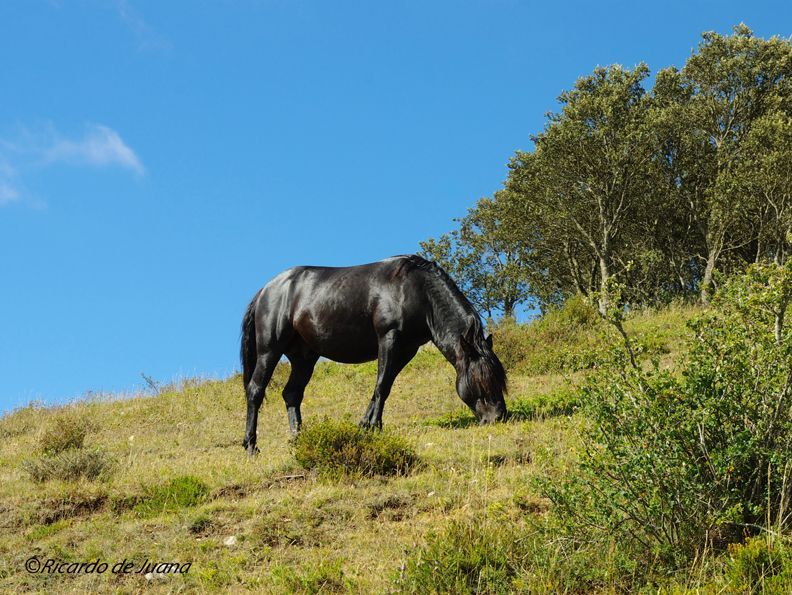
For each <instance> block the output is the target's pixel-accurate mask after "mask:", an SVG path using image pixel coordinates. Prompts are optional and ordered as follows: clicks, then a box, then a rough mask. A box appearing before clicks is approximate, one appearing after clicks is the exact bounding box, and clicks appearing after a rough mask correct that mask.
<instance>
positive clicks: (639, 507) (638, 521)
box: [547, 265, 792, 564]
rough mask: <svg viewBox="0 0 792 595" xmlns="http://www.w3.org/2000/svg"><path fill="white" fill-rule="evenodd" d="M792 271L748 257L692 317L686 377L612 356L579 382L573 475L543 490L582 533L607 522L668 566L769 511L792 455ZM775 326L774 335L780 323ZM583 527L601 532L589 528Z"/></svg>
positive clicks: (784, 496) (778, 512)
mask: <svg viewBox="0 0 792 595" xmlns="http://www.w3.org/2000/svg"><path fill="white" fill-rule="evenodd" d="M790 295H792V268H790V267H779V266H776V265H761V266H760V265H755V266H753V267H751V268H750V269H749V270H748V272H747V273H746V274H745V275H744V276H742V277H739V278H736V279H734V280H733V281H731V282H730V283H728V284H727V285H726V287H725V288H724V289H723V290H722V291H721V293H720V294H719V296H718V298H717V299H716V301H715V302H714V308H713V309H712V310H711V311H709V312H707V313H705V314H703V315H702V316H701V317H699V318H698V319H696V320H694V321H692V322H691V323H690V328H691V330H692V331H693V333H694V335H695V337H694V341H693V346H692V349H691V352H690V354H689V356H688V358H687V360H686V361H685V363H684V365H683V369H682V370H681V375H675V374H672V373H671V372H668V371H661V370H659V367H658V365H657V363H656V362H655V365H654V367H653V368H652V369H651V370H649V371H644V370H641V369H634V368H632V367H631V366H630V365H628V364H627V363H626V358H625V357H623V356H622V355H620V354H615V355H614V359H613V361H612V362H611V367H610V368H608V369H603V370H602V371H601V372H600V373H599V374H598V375H596V376H592V377H591V378H590V379H589V380H588V383H587V385H586V387H585V388H584V391H583V395H584V397H583V410H584V412H585V413H586V414H587V417H588V418H589V420H590V424H588V427H587V429H586V430H585V436H584V438H585V441H586V449H585V452H584V454H583V457H582V462H581V473H580V474H579V477H578V478H577V479H574V480H570V481H568V482H567V483H566V484H563V485H562V486H560V487H555V486H547V493H548V496H549V497H550V498H551V499H552V500H553V501H554V502H555V503H556V505H557V510H558V512H559V513H560V514H561V515H562V517H564V518H565V519H566V521H567V523H568V529H569V530H570V531H571V532H573V533H575V534H576V536H577V538H580V536H581V533H582V531H584V530H585V529H586V528H598V530H601V529H602V528H605V529H607V531H608V532H610V533H613V534H616V535H620V536H621V537H622V538H623V539H624V540H629V541H630V542H632V543H633V544H634V545H636V546H638V547H639V548H642V549H643V551H644V554H645V555H646V556H647V558H649V557H651V556H654V555H657V556H659V557H660V558H661V559H662V560H664V561H665V562H667V563H672V564H681V563H684V562H686V561H688V560H690V559H691V558H692V557H693V556H694V555H695V554H696V553H697V552H698V551H700V550H701V549H702V548H704V547H706V546H707V545H714V546H716V547H719V546H720V547H722V546H723V545H725V544H726V543H729V542H733V541H737V540H740V539H742V537H743V536H744V535H745V533H746V532H747V533H751V532H754V531H755V530H756V527H757V526H759V525H761V524H763V523H765V522H767V521H768V520H773V522H776V521H777V522H778V523H779V524H783V523H782V521H781V519H785V518H786V510H785V509H786V506H787V503H788V502H789V497H790V485H789V484H790V482H789V481H788V480H789V476H790V464H789V461H790V459H791V458H792V417H790V401H791V400H792V395H791V394H790V392H792V338H790V335H789V333H788V332H787V331H786V330H784V329H783V318H784V312H785V310H786V305H787V303H788V301H789V299H790ZM779 320H780V322H781V323H782V324H781V332H780V333H779V332H778V322H779ZM590 535H592V536H593V535H596V532H593V533H591V534H590Z"/></svg>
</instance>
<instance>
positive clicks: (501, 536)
mask: <svg viewBox="0 0 792 595" xmlns="http://www.w3.org/2000/svg"><path fill="white" fill-rule="evenodd" d="M514 539H515V536H514V535H512V534H511V532H510V531H509V530H508V529H507V528H506V527H503V528H502V529H501V530H495V529H494V528H493V527H492V526H489V525H488V526H479V525H476V524H474V523H472V522H470V521H452V522H451V524H450V525H449V526H448V528H447V529H446V530H445V531H443V532H441V533H436V534H433V535H430V536H429V539H428V543H427V545H426V546H425V547H424V548H422V549H420V550H418V551H417V552H416V553H414V554H413V555H412V556H411V557H410V558H409V559H408V561H407V564H406V566H405V567H404V570H403V572H402V574H401V576H400V577H399V579H398V581H397V582H398V586H399V590H400V591H403V592H407V593H510V592H513V590H514V589H513V588H512V581H513V580H514V579H515V578H516V576H517V574H518V560H519V558H518V557H517V556H515V553H516V552H515V549H516V548H515V545H514Z"/></svg>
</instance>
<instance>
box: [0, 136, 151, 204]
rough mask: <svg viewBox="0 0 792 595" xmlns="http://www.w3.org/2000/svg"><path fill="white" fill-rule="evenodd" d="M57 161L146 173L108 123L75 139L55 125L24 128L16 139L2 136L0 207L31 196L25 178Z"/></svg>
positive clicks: (0, 139)
mask: <svg viewBox="0 0 792 595" xmlns="http://www.w3.org/2000/svg"><path fill="white" fill-rule="evenodd" d="M55 164H65V165H69V166H72V167H86V166H88V167H94V168H103V167H119V168H122V169H126V170H128V171H132V172H134V173H135V174H137V175H140V176H142V175H144V174H145V172H146V170H145V168H144V167H143V163H142V162H141V160H140V158H139V157H138V156H137V154H136V153H135V151H133V150H132V148H130V147H129V145H127V144H126V143H125V142H124V140H123V139H122V138H121V135H120V134H118V132H116V131H115V130H113V129H112V128H109V127H108V126H103V125H101V124H90V125H88V126H86V130H85V133H84V134H83V136H82V137H81V138H76V139H75V138H67V137H64V136H62V135H61V134H59V133H58V131H57V130H56V129H55V128H54V127H53V126H52V125H47V126H43V127H39V128H37V129H35V130H30V129H22V130H20V132H19V134H17V136H16V137H15V138H14V139H3V138H0V207H2V206H5V205H9V204H11V203H13V202H17V201H20V200H22V199H30V198H31V197H30V196H28V194H29V193H27V192H26V191H25V190H24V188H25V185H24V178H25V177H28V176H31V175H33V174H36V175H40V173H41V171H42V170H44V169H46V168H47V167H51V166H53V165H55ZM28 202H30V201H28Z"/></svg>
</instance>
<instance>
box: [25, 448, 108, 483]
mask: <svg viewBox="0 0 792 595" xmlns="http://www.w3.org/2000/svg"><path fill="white" fill-rule="evenodd" d="M110 466H111V460H110V457H108V456H107V454H105V452H104V451H102V450H100V449H83V448H70V449H68V450H63V451H60V452H58V453H57V454H42V455H39V456H36V457H33V458H31V459H28V460H26V461H24V462H23V463H22V469H23V470H24V471H25V472H27V474H28V475H30V478H31V479H32V480H33V481H36V482H39V483H40V482H44V481H49V480H53V479H59V480H62V481H70V480H76V479H80V478H85V479H91V480H92V479H97V478H98V477H99V476H100V475H102V473H104V472H106V471H107V470H108V469H109V468H110Z"/></svg>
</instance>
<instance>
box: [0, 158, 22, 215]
mask: <svg viewBox="0 0 792 595" xmlns="http://www.w3.org/2000/svg"><path fill="white" fill-rule="evenodd" d="M15 178H16V171H15V170H14V168H13V167H11V165H10V164H9V163H7V162H6V161H5V160H4V159H2V157H0V207H2V206H3V205H7V204H11V203H12V202H16V201H18V200H19V198H20V194H21V193H20V191H19V188H17V181H16V179H15Z"/></svg>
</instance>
